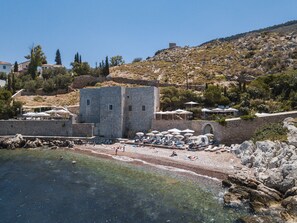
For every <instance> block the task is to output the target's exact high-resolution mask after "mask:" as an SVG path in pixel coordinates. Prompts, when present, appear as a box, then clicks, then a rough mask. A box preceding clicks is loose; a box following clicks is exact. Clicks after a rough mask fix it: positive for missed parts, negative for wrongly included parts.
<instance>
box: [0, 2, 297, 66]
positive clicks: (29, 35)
mask: <svg viewBox="0 0 297 223" xmlns="http://www.w3.org/2000/svg"><path fill="white" fill-rule="evenodd" d="M0 8H1V13H0V21H1V37H0V39H1V44H0V61H8V62H11V63H13V62H14V61H18V62H22V61H24V60H25V59H24V56H25V55H26V54H28V53H29V48H30V47H31V46H32V45H33V44H35V45H37V44H40V45H41V46H42V47H43V50H44V52H45V54H46V56H47V59H48V62H49V63H54V57H55V52H56V50H57V49H60V52H61V55H62V62H63V64H64V65H65V66H67V67H69V64H70V62H71V61H73V58H74V54H75V53H76V52H79V53H80V54H81V55H82V60H83V61H87V62H89V63H90V65H91V66H93V67H94V66H95V62H98V61H101V60H102V59H104V58H105V56H109V57H111V56H114V55H122V56H123V57H124V60H125V61H126V62H131V61H132V60H133V59H134V58H136V57H142V58H143V59H145V58H146V57H148V56H153V55H154V53H155V52H156V51H157V50H159V49H163V48H167V47H168V43H169V42H176V43H177V45H179V46H186V45H189V46H196V45H199V44H201V43H203V42H206V41H209V40H211V39H214V38H219V37H226V36H230V35H234V34H237V33H241V32H246V31H250V30H254V29H258V28H264V27H267V26H271V25H276V24H279V23H284V22H287V21H289V20H296V19H297V1H296V0H149V1H148V0H138V1H137V0H126V1H125V0H105V1H103V0H0Z"/></svg>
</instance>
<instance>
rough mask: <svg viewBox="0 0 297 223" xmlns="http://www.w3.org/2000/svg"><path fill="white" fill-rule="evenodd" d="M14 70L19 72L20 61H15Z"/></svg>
mask: <svg viewBox="0 0 297 223" xmlns="http://www.w3.org/2000/svg"><path fill="white" fill-rule="evenodd" d="M13 72H19V65H18V62H17V61H16V62H14V66H13Z"/></svg>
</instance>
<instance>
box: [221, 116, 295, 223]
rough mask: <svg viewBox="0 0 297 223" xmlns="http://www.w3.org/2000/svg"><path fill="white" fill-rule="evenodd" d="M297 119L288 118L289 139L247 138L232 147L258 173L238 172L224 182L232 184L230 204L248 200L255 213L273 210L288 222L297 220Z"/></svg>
mask: <svg viewBox="0 0 297 223" xmlns="http://www.w3.org/2000/svg"><path fill="white" fill-rule="evenodd" d="M295 123H296V121H295V119H293V118H287V119H285V120H284V128H286V129H287V130H288V140H287V142H279V141H274V142H272V141H269V140H266V141H260V142H256V143H254V142H252V141H246V142H243V143H242V144H241V145H234V146H233V147H232V148H231V151H232V152H233V153H234V154H236V156H237V157H238V158H240V159H241V163H242V164H243V165H245V166H247V167H250V168H253V170H254V176H247V175H243V174H242V173H237V174H236V175H232V176H229V177H228V179H227V180H225V181H224V182H223V185H224V186H227V187H229V189H228V192H227V193H226V194H225V196H224V202H225V204H226V205H230V206H239V205H242V204H248V205H249V206H250V208H251V210H253V211H254V212H255V213H258V214H263V213H269V214H270V215H271V214H273V215H275V216H276V217H277V218H282V219H283V220H284V221H285V222H297V147H296V146H297V127H296V126H295Z"/></svg>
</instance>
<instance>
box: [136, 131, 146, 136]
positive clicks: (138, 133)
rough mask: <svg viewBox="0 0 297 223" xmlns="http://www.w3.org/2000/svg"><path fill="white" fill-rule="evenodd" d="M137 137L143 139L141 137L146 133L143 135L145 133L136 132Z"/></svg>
mask: <svg viewBox="0 0 297 223" xmlns="http://www.w3.org/2000/svg"><path fill="white" fill-rule="evenodd" d="M136 135H137V136H138V137H141V136H143V135H144V133H143V132H136Z"/></svg>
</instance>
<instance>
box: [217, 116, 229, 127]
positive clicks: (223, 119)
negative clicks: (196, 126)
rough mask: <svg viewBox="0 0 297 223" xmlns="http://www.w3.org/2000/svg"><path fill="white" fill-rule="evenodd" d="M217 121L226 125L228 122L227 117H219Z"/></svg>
mask: <svg viewBox="0 0 297 223" xmlns="http://www.w3.org/2000/svg"><path fill="white" fill-rule="evenodd" d="M216 122H218V123H219V124H220V125H222V126H226V125H227V122H226V119H225V118H219V119H217V120H216Z"/></svg>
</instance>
